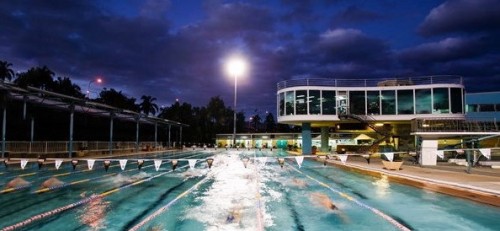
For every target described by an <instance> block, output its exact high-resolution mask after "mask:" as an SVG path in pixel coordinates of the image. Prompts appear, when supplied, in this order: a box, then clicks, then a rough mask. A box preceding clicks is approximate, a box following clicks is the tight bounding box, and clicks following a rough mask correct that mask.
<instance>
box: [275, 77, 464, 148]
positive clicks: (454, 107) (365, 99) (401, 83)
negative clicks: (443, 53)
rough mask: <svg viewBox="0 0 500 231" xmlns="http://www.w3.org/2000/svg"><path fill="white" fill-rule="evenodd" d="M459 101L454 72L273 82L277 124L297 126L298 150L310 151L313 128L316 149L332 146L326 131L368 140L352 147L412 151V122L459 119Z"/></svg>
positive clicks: (459, 85) (461, 110)
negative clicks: (362, 135) (360, 135)
mask: <svg viewBox="0 0 500 231" xmlns="http://www.w3.org/2000/svg"><path fill="white" fill-rule="evenodd" d="M464 101H465V90H464V85H463V81H462V78H461V77H460V76H426V77H411V78H399V79H294V80H287V81H283V82H280V83H278V91H277V105H276V108H277V115H278V116H277V118H278V122H279V123H283V124H290V125H295V126H301V129H302V133H301V137H302V153H303V154H307V153H311V150H312V144H313V143H314V139H313V138H312V137H313V136H312V135H311V134H312V132H313V131H314V132H317V131H319V130H318V129H315V128H320V129H321V135H320V137H321V141H320V143H321V150H322V151H328V150H330V149H331V147H332V145H330V139H329V137H331V135H330V132H333V133H335V134H336V133H338V132H339V131H340V130H342V131H344V132H352V133H356V132H358V133H359V132H363V133H366V134H368V135H370V136H371V137H373V138H374V139H373V140H369V141H368V145H365V146H364V147H363V145H358V144H356V145H358V146H359V147H357V149H356V150H355V151H356V152H366V151H367V150H370V151H374V152H376V151H377V150H376V148H377V147H381V146H385V147H388V146H390V147H393V148H394V149H399V148H401V147H402V148H403V149H404V150H414V149H415V147H416V146H417V143H416V141H415V140H416V139H415V136H414V135H411V134H410V132H411V126H410V124H411V121H412V120H415V119H433V120H435V119H446V120H463V119H465V104H464ZM355 124H359V125H363V126H360V127H356V126H354V125H355ZM340 125H346V126H347V125H349V126H347V127H348V129H340V127H344V126H340ZM372 148H373V149H372ZM337 149H338V146H337ZM379 150H380V149H379ZM337 151H338V150H337Z"/></svg>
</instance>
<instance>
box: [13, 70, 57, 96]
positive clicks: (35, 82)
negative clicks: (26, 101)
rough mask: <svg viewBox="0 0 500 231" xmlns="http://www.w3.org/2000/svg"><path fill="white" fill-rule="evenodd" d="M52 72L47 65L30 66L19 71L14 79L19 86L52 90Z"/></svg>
mask: <svg viewBox="0 0 500 231" xmlns="http://www.w3.org/2000/svg"><path fill="white" fill-rule="evenodd" d="M53 76H54V72H52V71H51V70H50V69H49V68H48V67H47V66H43V67H36V68H31V69H29V70H28V72H24V73H21V74H19V75H18V76H17V79H15V80H14V83H15V84H17V85H18V86H20V87H27V86H32V87H36V88H40V89H44V90H49V91H50V90H52V87H53V84H54V80H53V78H52V77H53Z"/></svg>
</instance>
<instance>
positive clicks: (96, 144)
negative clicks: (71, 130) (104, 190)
mask: <svg viewBox="0 0 500 231" xmlns="http://www.w3.org/2000/svg"><path fill="white" fill-rule="evenodd" d="M109 148H110V147H109V142H106V141H73V152H85V153H99V152H109ZM162 148H163V147H162V144H161V143H155V142H140V143H139V146H138V149H139V150H140V151H153V150H161V149H162ZM111 149H112V151H113V152H114V151H125V150H127V151H134V150H135V149H136V143H135V142H124V141H116V142H113V146H112V147H111ZM5 152H7V153H9V154H38V155H44V154H64V153H68V152H69V142H68V141H35V142H29V141H7V142H5Z"/></svg>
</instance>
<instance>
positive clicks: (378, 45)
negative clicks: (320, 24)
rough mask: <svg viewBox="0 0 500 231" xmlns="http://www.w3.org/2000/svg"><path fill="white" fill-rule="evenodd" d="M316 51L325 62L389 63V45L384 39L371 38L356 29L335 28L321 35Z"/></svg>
mask: <svg viewBox="0 0 500 231" xmlns="http://www.w3.org/2000/svg"><path fill="white" fill-rule="evenodd" d="M314 52H315V53H316V54H318V55H319V56H322V57H323V60H322V61H323V62H324V63H330V62H344V63H345V62H352V63H358V64H370V65H379V66H380V65H387V64H388V63H387V61H388V59H389V55H390V52H389V47H388V46H387V45H386V43H385V42H384V41H383V40H380V39H376V38H371V37H369V36H367V35H365V34H364V33H363V32H361V31H360V30H356V29H343V28H340V29H333V30H328V31H326V32H324V33H322V34H321V35H320V36H319V39H318V42H317V44H316V47H315V50H314Z"/></svg>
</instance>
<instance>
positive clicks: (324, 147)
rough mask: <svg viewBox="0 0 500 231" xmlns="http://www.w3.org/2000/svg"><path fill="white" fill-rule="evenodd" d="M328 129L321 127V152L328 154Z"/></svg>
mask: <svg viewBox="0 0 500 231" xmlns="http://www.w3.org/2000/svg"><path fill="white" fill-rule="evenodd" d="M328 129H329V128H328V127H321V152H326V153H328V152H329V145H328V139H329V138H330V133H329V132H328Z"/></svg>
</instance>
